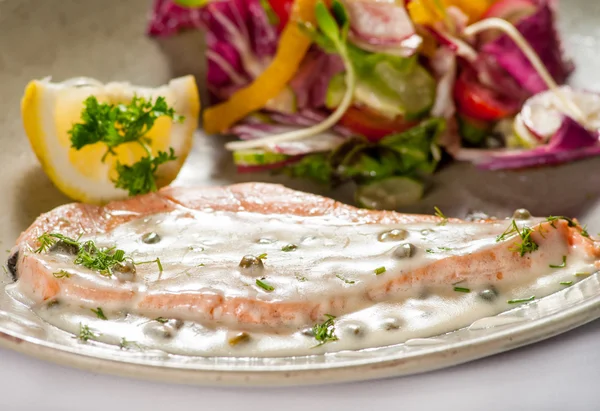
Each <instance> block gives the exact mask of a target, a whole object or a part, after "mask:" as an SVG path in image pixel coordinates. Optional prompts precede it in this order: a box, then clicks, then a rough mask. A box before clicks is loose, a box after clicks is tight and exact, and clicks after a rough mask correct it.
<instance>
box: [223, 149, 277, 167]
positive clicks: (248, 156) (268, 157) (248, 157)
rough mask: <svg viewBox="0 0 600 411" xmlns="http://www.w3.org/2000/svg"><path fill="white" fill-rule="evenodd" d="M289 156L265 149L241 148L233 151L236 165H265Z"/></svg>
mask: <svg viewBox="0 0 600 411" xmlns="http://www.w3.org/2000/svg"><path fill="white" fill-rule="evenodd" d="M288 158H289V156H287V155H285V154H279V153H273V152H270V151H264V150H240V151H234V152H233V162H234V163H235V165H236V166H264V165H268V164H276V163H281V162H283V161H285V160H287V159H288Z"/></svg>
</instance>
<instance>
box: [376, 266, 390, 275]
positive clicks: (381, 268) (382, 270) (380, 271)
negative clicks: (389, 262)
mask: <svg viewBox="0 0 600 411" xmlns="http://www.w3.org/2000/svg"><path fill="white" fill-rule="evenodd" d="M386 271H387V269H386V268H385V267H378V268H376V269H375V270H373V272H374V273H375V275H381V274H383V273H385V272H386Z"/></svg>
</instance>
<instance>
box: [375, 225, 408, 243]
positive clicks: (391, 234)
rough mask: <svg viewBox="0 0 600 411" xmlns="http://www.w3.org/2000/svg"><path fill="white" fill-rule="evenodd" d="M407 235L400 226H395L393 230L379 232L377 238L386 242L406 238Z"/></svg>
mask: <svg viewBox="0 0 600 411" xmlns="http://www.w3.org/2000/svg"><path fill="white" fill-rule="evenodd" d="M407 237H408V231H406V230H404V229H402V228H395V229H393V230H390V231H385V232H383V233H381V234H379V237H378V238H377V239H378V240H379V241H381V242H388V241H402V240H406V238H407Z"/></svg>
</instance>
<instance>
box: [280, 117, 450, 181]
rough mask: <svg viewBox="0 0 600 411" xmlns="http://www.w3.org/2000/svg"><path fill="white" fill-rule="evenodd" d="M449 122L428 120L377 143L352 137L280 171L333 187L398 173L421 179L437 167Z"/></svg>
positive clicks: (381, 178) (394, 175)
mask: <svg viewBox="0 0 600 411" xmlns="http://www.w3.org/2000/svg"><path fill="white" fill-rule="evenodd" d="M445 125H446V123H445V121H444V120H443V119H437V118H434V119H428V120H424V121H422V122H421V123H420V124H419V125H418V126H415V127H413V128H412V129H410V130H408V131H405V132H402V133H398V134H393V135H389V136H387V137H385V138H384V139H382V140H380V141H379V142H377V143H372V142H369V141H368V140H367V139H365V138H363V137H354V138H350V139H348V140H347V141H346V142H345V143H343V144H342V145H340V146H339V147H338V148H337V149H336V150H334V151H333V152H331V153H329V154H322V153H319V154H311V155H308V156H305V157H303V158H302V159H301V160H300V161H298V162H296V163H294V164H291V165H288V166H286V167H285V168H283V169H282V170H281V171H279V172H283V173H285V174H287V175H288V176H290V177H294V178H307V179H310V180H313V181H315V182H317V183H319V184H322V185H324V186H328V187H331V188H333V187H338V186H340V185H342V184H344V183H355V184H357V185H366V184H370V183H373V182H376V181H381V180H383V179H386V178H390V177H397V176H406V177H411V178H416V179H419V178H420V177H421V176H423V175H427V174H430V173H432V172H433V171H434V170H435V169H436V167H437V163H438V160H439V158H438V157H437V154H435V153H437V151H438V149H437V139H438V136H439V135H440V134H441V133H442V132H443V131H444V129H445Z"/></svg>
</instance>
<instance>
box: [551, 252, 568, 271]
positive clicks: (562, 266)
mask: <svg viewBox="0 0 600 411" xmlns="http://www.w3.org/2000/svg"><path fill="white" fill-rule="evenodd" d="M566 266H567V256H566V255H563V258H562V264H560V265H554V264H550V268H565V267H566Z"/></svg>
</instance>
